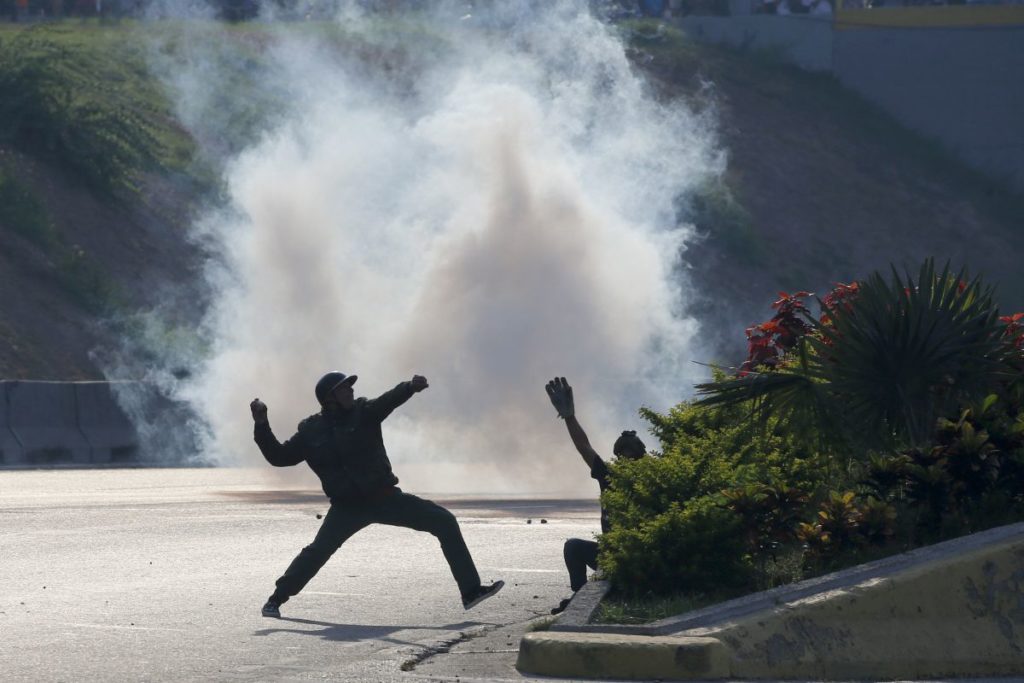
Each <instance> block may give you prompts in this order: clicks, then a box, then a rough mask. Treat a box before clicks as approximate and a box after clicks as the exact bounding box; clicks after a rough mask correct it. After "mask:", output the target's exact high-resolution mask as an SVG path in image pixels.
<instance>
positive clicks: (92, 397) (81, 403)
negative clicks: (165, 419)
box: [72, 382, 139, 463]
mask: <svg viewBox="0 0 1024 683" xmlns="http://www.w3.org/2000/svg"><path fill="white" fill-rule="evenodd" d="M72 386H73V387H74V391H75V399H76V402H77V405H78V428H79V429H80V430H81V432H82V434H83V436H85V439H86V441H88V442H89V448H90V450H91V461H92V462H94V463H111V462H134V461H136V460H137V459H138V455H139V435H138V433H137V432H136V430H135V426H134V425H132V423H131V421H130V420H129V419H128V416H127V415H125V413H124V410H122V409H121V406H120V405H118V403H117V401H116V400H115V398H114V394H113V389H114V386H113V385H112V384H111V383H110V382H76V383H74V384H73V385H72Z"/></svg>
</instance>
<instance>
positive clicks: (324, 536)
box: [270, 491, 480, 604]
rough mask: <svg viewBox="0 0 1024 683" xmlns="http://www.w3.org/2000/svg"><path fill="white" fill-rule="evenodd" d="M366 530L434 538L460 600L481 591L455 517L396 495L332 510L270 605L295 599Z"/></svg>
mask: <svg viewBox="0 0 1024 683" xmlns="http://www.w3.org/2000/svg"><path fill="white" fill-rule="evenodd" d="M370 524H389V525H391V526H400V527H405V528H406V529H413V530H415V531H426V532H427V533H430V534H433V535H434V536H436V537H437V540H439V541H440V542H441V551H442V552H443V553H444V558H445V559H446V560H448V566H449V567H451V570H452V575H453V576H454V577H455V581H456V582H457V583H458V584H459V590H460V591H461V592H462V594H463V595H466V594H468V593H470V592H472V591H473V590H475V589H476V588H478V587H479V586H480V575H479V574H477V571H476V566H475V565H474V564H473V558H472V557H471V556H470V554H469V549H468V548H467V547H466V542H465V541H464V540H462V532H461V531H460V530H459V523H458V522H457V521H455V515H453V514H452V513H450V512H448V511H447V510H445V509H444V508H443V507H441V506H440V505H438V504H436V503H432V502H430V501H429V500H424V499H422V498H417V497H416V496H413V495H410V494H408V493H402V492H401V491H397V492H395V493H393V494H391V495H389V496H386V497H384V498H381V499H379V500H375V501H372V502H367V503H352V504H345V505H341V504H338V505H335V504H332V505H331V508H330V509H329V510H328V511H327V516H326V517H325V518H324V523H323V524H322V525H321V526H320V531H318V532H317V534H316V538H314V539H313V542H312V543H310V544H309V545H307V546H306V547H305V548H303V549H302V552H300V553H299V554H298V556H297V557H296V558H295V559H294V560H292V563H291V564H290V565H288V569H286V570H285V572H284V575H283V576H282V577H281V578H280V579H278V580H277V589H276V590H275V591H274V594H273V595H272V596H270V599H271V600H273V601H274V602H276V603H278V604H283V603H284V602H286V601H287V600H288V598H290V597H291V596H293V595H295V594H297V593H298V592H299V591H301V590H302V589H303V587H304V586H305V585H306V584H307V583H309V580H310V579H312V578H313V577H314V576H316V573H317V572H318V571H320V568H321V567H323V566H324V564H325V563H326V562H327V560H328V559H330V557H331V555H333V554H334V551H335V550H337V549H338V548H340V547H341V544H342V543H344V542H345V541H347V540H348V539H349V538H350V537H351V536H352V535H353V534H355V533H356V532H357V531H359V530H360V529H362V528H364V527H367V526H369V525H370Z"/></svg>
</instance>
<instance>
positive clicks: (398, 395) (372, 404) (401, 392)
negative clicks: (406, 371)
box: [367, 375, 430, 420]
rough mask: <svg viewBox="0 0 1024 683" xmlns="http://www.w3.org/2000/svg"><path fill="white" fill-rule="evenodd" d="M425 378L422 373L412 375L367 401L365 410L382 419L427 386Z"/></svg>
mask: <svg viewBox="0 0 1024 683" xmlns="http://www.w3.org/2000/svg"><path fill="white" fill-rule="evenodd" d="M429 386H430V385H429V384H428V383H427V378H426V377H424V376H422V375H413V376H412V379H411V380H409V381H408V382H401V383H400V384H399V385H398V386H396V387H395V388H394V389H390V390H388V391H385V392H384V393H383V394H381V395H380V396H378V397H377V398H375V399H373V400H372V401H369V402H368V404H367V410H369V411H370V412H371V413H372V414H373V415H374V416H375V417H376V418H377V419H378V420H383V419H384V418H386V417H387V416H388V415H390V414H391V413H392V411H394V409H395V408H397V407H398V406H400V405H402V404H403V403H405V402H406V401H408V400H409V399H410V398H412V395H413V394H416V393H419V392H421V391H423V390H424V389H426V388H427V387H429Z"/></svg>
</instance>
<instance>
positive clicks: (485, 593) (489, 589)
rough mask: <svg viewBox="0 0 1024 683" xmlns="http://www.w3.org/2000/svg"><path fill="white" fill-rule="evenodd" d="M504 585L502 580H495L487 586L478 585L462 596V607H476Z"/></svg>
mask: <svg viewBox="0 0 1024 683" xmlns="http://www.w3.org/2000/svg"><path fill="white" fill-rule="evenodd" d="M504 585H505V582H504V581H495V582H494V583H492V584H491V585H489V586H480V587H478V588H477V589H476V590H475V591H473V592H472V593H469V594H468V595H463V596H462V607H463V609H471V608H473V607H476V606H477V605H479V604H480V603H481V602H483V601H484V600H486V599H487V598H489V597H491V596H492V595H494V594H496V593H497V592H498V591H500V590H501V587H502V586H504Z"/></svg>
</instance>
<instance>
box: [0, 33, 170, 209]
mask: <svg viewBox="0 0 1024 683" xmlns="http://www.w3.org/2000/svg"><path fill="white" fill-rule="evenodd" d="M77 37H78V36H77V35H76V34H75V33H74V32H73V31H69V30H66V29H61V28H54V27H50V26H45V25H41V26H39V27H35V28H32V29H26V30H21V31H18V32H14V33H11V34H7V35H6V36H5V37H4V38H3V39H2V40H0V121H3V122H4V126H3V127H2V128H0V142H5V143H8V144H12V145H17V146H18V147H20V148H21V149H22V150H24V151H26V152H28V153H31V154H35V155H40V156H45V157H48V158H51V159H53V160H55V161H56V162H58V163H61V164H63V165H64V166H65V167H66V168H68V169H69V170H71V171H72V172H73V173H75V174H77V175H78V176H79V177H80V178H82V179H83V180H85V181H86V182H87V183H88V184H89V185H90V186H92V187H93V188H94V189H97V190H101V191H106V192H112V191H115V190H120V189H128V190H131V189H133V188H134V187H135V183H136V177H137V175H138V174H139V173H140V172H143V171H145V170H147V169H149V168H151V167H153V166H154V165H155V164H156V162H157V161H158V160H159V159H160V158H161V157H162V156H164V155H165V154H166V150H165V149H164V143H163V142H162V140H161V133H160V131H159V128H160V127H161V126H168V125H169V124H170V121H169V119H168V117H167V113H166V109H162V108H161V105H165V103H164V102H163V101H162V99H161V98H160V96H159V95H158V94H157V93H156V92H155V91H153V85H152V84H151V83H148V82H147V79H146V78H144V76H143V74H140V73H139V70H140V69H143V65H142V63H141V61H140V57H138V56H135V57H134V59H133V58H132V56H131V55H130V54H128V53H127V52H126V51H125V50H124V49H122V48H123V46H122V45H121V44H119V43H116V42H114V41H110V42H109V44H106V45H102V44H100V43H99V42H98V41H95V40H94V41H93V43H88V44H87V43H85V42H82V41H79V40H76V38H77ZM122 38H123V36H122ZM104 48H107V49H104Z"/></svg>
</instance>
